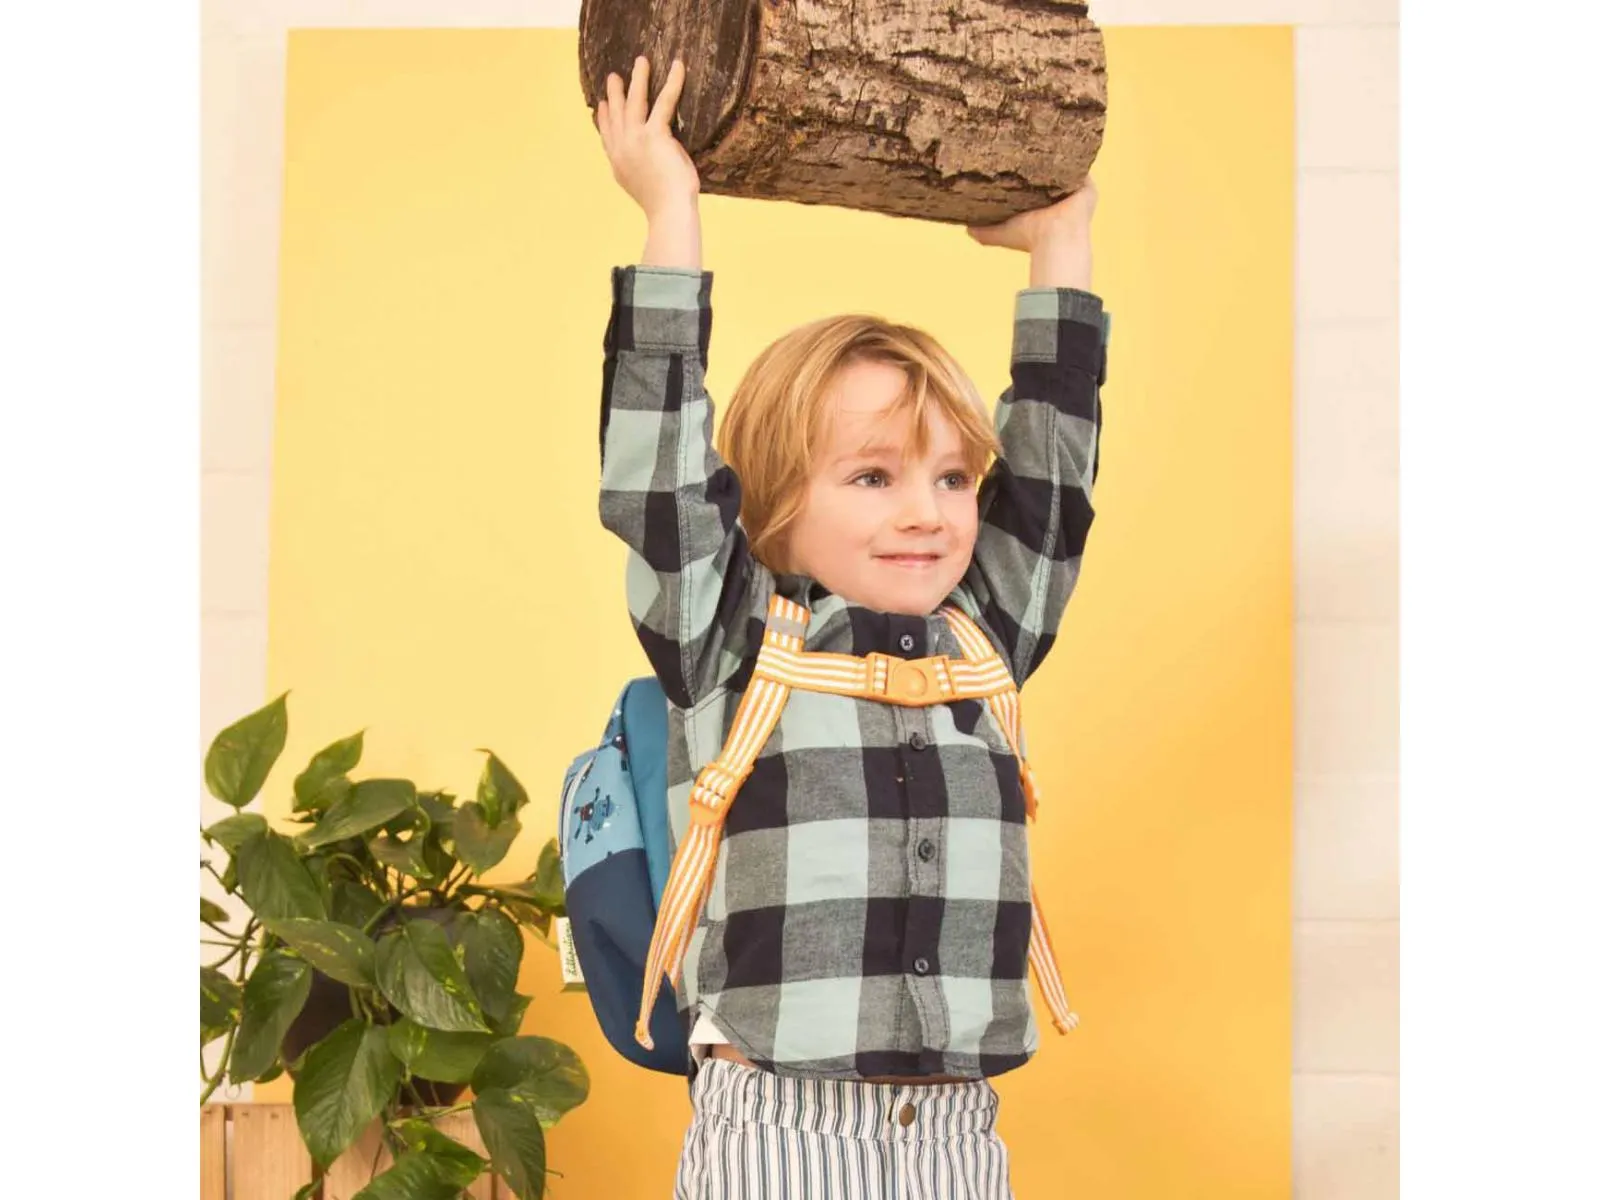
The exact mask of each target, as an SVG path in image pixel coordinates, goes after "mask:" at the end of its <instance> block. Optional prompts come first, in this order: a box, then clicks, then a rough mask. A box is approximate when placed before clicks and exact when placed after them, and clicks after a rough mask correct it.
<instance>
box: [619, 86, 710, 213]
mask: <svg viewBox="0 0 1600 1200" xmlns="http://www.w3.org/2000/svg"><path fill="white" fill-rule="evenodd" d="M684 74H685V71H684V66H683V63H682V62H681V61H676V60H675V61H674V62H673V64H672V69H671V70H670V71H669V72H668V73H667V82H666V85H665V86H664V87H663V88H662V89H661V94H660V95H659V96H657V97H656V104H655V109H654V110H653V111H651V112H649V113H648V115H647V114H646V104H647V102H648V99H649V95H650V62H649V60H648V59H646V58H645V57H644V56H643V55H640V56H639V57H638V58H636V59H635V60H634V63H633V79H632V81H631V82H630V83H629V85H628V91H627V95H626V96H624V95H623V90H622V77H621V76H620V75H618V74H616V72H612V73H611V74H609V75H607V76H606V98H605V99H604V100H602V101H600V103H599V104H598V105H597V106H596V108H595V113H594V122H595V126H596V127H597V128H598V129H599V130H600V141H601V142H602V144H604V146H605V149H606V157H607V158H608V159H610V160H611V174H612V177H613V178H615V179H616V181H617V183H618V184H620V185H621V186H622V190H623V191H625V192H627V193H628V195H630V196H632V197H633V199H634V202H635V203H636V204H638V206H639V207H640V208H642V209H643V210H644V214H645V216H646V217H647V218H649V219H651V220H652V221H653V220H655V219H657V218H659V217H663V216H667V215H669V214H672V213H674V212H676V211H678V210H680V209H683V208H685V207H692V206H693V205H694V203H695V201H696V198H697V197H698V196H699V195H700V173H699V172H698V171H696V170H695V167H694V160H693V159H691V158H690V157H689V152H688V151H687V150H685V149H684V148H683V144H682V143H681V142H679V141H678V139H677V138H676V137H675V136H674V135H673V133H672V118H673V116H674V114H675V113H676V112H677V108H678V97H680V96H681V95H682V94H683V79H684Z"/></svg>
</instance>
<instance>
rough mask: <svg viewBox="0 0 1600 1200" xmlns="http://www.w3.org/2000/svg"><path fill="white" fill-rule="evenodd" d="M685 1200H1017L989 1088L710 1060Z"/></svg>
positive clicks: (682, 1193) (688, 1149) (688, 1150)
mask: <svg viewBox="0 0 1600 1200" xmlns="http://www.w3.org/2000/svg"><path fill="white" fill-rule="evenodd" d="M690 1095H691V1099H692V1101H693V1105H694V1119H693V1121H692V1122H691V1123H690V1126H689V1132H688V1133H687V1134H686V1135H685V1137H684V1142H683V1156H682V1157H681V1158H680V1159H679V1160H678V1180H677V1189H676V1190H675V1191H674V1192H673V1197H674V1200H1011V1183H1010V1167H1009V1163H1008V1161H1007V1156H1006V1148H1005V1145H1004V1143H1002V1142H1001V1141H1000V1138H999V1137H998V1136H997V1135H996V1134H995V1130H994V1123H995V1115H996V1113H997V1111H998V1109H999V1099H998V1097H997V1096H996V1095H995V1091H994V1088H993V1087H992V1086H990V1084H989V1083H988V1081H987V1080H975V1081H973V1082H971V1083H947V1084H928V1085H919V1086H915V1087H898V1086H895V1085H892V1084H873V1083H851V1082H847V1081H844V1080H837V1079H795V1078H790V1077H787V1076H780V1075H774V1074H772V1073H771V1072H770V1071H760V1070H755V1069H753V1068H750V1067H746V1066H744V1065H742V1064H740V1063H735V1062H729V1061H728V1060H726V1059H720V1058H713V1059H708V1060H707V1061H706V1062H705V1063H704V1064H703V1065H702V1066H701V1067H700V1069H699V1073H698V1074H696V1076H695V1079H694V1083H693V1085H692V1088H691V1093H690Z"/></svg>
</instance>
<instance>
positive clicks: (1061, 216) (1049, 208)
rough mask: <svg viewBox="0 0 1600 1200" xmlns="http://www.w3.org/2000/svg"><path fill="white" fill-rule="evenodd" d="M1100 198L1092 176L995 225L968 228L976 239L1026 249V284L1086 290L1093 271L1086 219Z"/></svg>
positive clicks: (1088, 221)
mask: <svg viewBox="0 0 1600 1200" xmlns="http://www.w3.org/2000/svg"><path fill="white" fill-rule="evenodd" d="M1099 199H1100V193H1099V191H1098V190H1096V188H1095V186H1094V180H1092V179H1085V180H1084V181H1083V186H1082V187H1081V188H1079V189H1078V190H1077V191H1075V192H1073V193H1072V195H1070V196H1068V197H1067V198H1066V199H1065V200H1058V201H1056V202H1055V203H1054V204H1050V205H1046V206H1045V207H1044V208H1036V209H1033V210H1031V211H1029V212H1024V213H1018V214H1017V215H1016V216H1014V217H1012V218H1011V219H1010V220H1007V221H1002V222H1000V224H998V225H969V226H967V233H968V235H969V236H971V238H972V240H973V241H975V242H977V243H978V244H979V245H983V246H1003V247H1005V248H1006V249H1008V250H1025V251H1027V253H1028V256H1029V260H1028V285H1029V286H1030V287H1068V288H1081V289H1083V290H1088V288H1089V279H1090V275H1091V274H1092V272H1093V264H1092V261H1091V260H1092V257H1093V255H1092V253H1091V250H1090V240H1089V225H1090V222H1092V221H1093V220H1094V209H1095V205H1096V204H1097V203H1098V202H1099Z"/></svg>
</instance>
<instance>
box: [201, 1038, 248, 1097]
mask: <svg viewBox="0 0 1600 1200" xmlns="http://www.w3.org/2000/svg"><path fill="white" fill-rule="evenodd" d="M238 1032H239V1027H238V1026H237V1025H235V1026H234V1027H233V1028H232V1029H230V1030H228V1040H227V1041H226V1042H224V1043H223V1044H222V1058H221V1059H219V1060H218V1062H217V1073H216V1074H215V1075H213V1076H211V1078H210V1079H208V1080H206V1090H205V1091H203V1092H201V1093H200V1107H201V1108H204V1107H205V1103H206V1101H207V1100H209V1099H211V1093H212V1092H214V1091H216V1090H217V1088H219V1087H220V1086H222V1077H223V1076H224V1075H226V1074H227V1073H228V1059H229V1058H230V1057H232V1055H233V1035H234V1034H236V1033H238ZM200 1054H201V1058H200V1062H201V1064H202V1065H201V1068H200V1072H201V1074H202V1075H204V1074H205V1066H204V1063H205V1047H203V1046H202V1047H201V1049H200Z"/></svg>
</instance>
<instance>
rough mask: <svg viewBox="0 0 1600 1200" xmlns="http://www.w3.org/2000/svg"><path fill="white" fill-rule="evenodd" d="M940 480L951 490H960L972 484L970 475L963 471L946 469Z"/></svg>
mask: <svg viewBox="0 0 1600 1200" xmlns="http://www.w3.org/2000/svg"><path fill="white" fill-rule="evenodd" d="M940 482H941V483H943V484H944V486H945V487H947V488H949V489H950V490H951V491H952V492H960V491H965V490H966V489H967V488H969V487H971V486H972V476H971V475H968V474H967V473H966V472H965V471H946V472H945V473H944V475H943V476H941V477H940Z"/></svg>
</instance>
